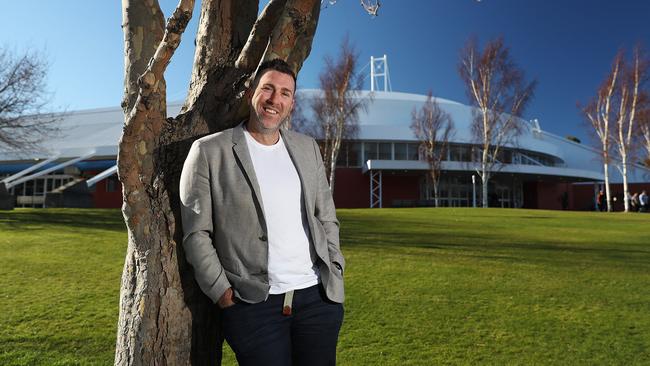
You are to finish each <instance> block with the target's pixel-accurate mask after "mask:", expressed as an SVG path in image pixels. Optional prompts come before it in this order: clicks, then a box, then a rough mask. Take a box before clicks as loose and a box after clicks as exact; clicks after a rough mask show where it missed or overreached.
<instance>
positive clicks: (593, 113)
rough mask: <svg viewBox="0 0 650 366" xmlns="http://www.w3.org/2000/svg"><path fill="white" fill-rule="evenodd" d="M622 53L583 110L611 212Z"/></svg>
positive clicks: (617, 56) (615, 59)
mask: <svg viewBox="0 0 650 366" xmlns="http://www.w3.org/2000/svg"><path fill="white" fill-rule="evenodd" d="M622 62H623V53H622V52H619V53H618V54H617V55H616V57H614V62H613V63H612V68H611V70H610V72H609V74H608V75H607V77H606V78H605V80H604V81H603V83H602V84H601V85H600V87H599V88H598V91H597V92H596V96H595V97H594V98H593V99H592V100H591V101H590V102H589V104H587V105H586V106H585V107H584V108H583V112H584V113H585V115H586V116H587V121H588V122H589V125H590V126H591V128H593V130H594V132H595V133H596V136H597V137H598V140H599V142H600V154H601V158H602V160H603V173H604V176H605V199H606V201H607V211H608V212H611V211H612V196H611V192H610V186H609V162H610V159H611V156H610V154H611V148H612V146H611V144H612V132H611V131H612V127H613V124H614V123H615V121H616V113H617V111H616V108H615V107H614V100H613V99H614V98H615V92H616V88H617V84H618V83H619V82H620V80H619V79H620V78H621V76H620V74H621V66H622Z"/></svg>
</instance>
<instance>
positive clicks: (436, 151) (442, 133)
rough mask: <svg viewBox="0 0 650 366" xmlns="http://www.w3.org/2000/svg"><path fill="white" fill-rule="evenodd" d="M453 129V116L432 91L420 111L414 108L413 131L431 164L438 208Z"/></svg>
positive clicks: (434, 195)
mask: <svg viewBox="0 0 650 366" xmlns="http://www.w3.org/2000/svg"><path fill="white" fill-rule="evenodd" d="M453 129H454V124H453V121H452V120H451V116H450V115H449V114H448V113H447V112H445V111H443V110H442V109H441V108H440V105H439V104H438V102H437V101H436V100H435V99H434V98H433V97H432V95H431V91H429V94H427V100H426V102H424V105H422V107H421V108H420V109H419V110H418V109H417V108H415V107H414V108H413V112H412V113H411V130H413V134H415V137H416V138H417V139H418V140H419V141H420V152H421V153H422V156H424V158H425V159H426V161H427V163H428V164H429V176H430V178H431V183H432V185H433V200H434V203H435V206H436V207H439V205H440V204H439V196H438V186H439V183H440V172H441V167H442V162H443V160H444V158H445V157H446V156H447V149H448V147H449V139H450V137H451V133H452V132H453Z"/></svg>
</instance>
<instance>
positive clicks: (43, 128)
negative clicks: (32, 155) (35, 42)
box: [0, 48, 58, 151]
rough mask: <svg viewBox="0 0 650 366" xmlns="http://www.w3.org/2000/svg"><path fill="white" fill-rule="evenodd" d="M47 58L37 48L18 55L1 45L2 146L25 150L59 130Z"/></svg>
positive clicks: (0, 145)
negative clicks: (48, 85)
mask: <svg viewBox="0 0 650 366" xmlns="http://www.w3.org/2000/svg"><path fill="white" fill-rule="evenodd" d="M46 75H47V62H45V60H44V59H43V57H42V56H41V55H40V54H38V53H36V52H30V51H28V52H25V53H24V54H23V55H21V56H15V55H14V54H12V53H11V52H9V51H8V50H6V49H1V48H0V148H2V149H6V150H22V151H26V150H29V149H32V148H35V147H36V146H37V145H38V143H40V142H42V141H43V139H45V138H48V137H52V135H53V134H54V133H56V132H57V131H58V128H57V124H56V122H57V121H58V118H56V117H54V116H53V115H52V114H49V113H44V111H43V109H44V107H45V105H46V104H47V103H48V102H49V98H48V95H47V92H46V85H45V77H46Z"/></svg>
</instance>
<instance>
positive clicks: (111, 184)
mask: <svg viewBox="0 0 650 366" xmlns="http://www.w3.org/2000/svg"><path fill="white" fill-rule="evenodd" d="M115 191H117V181H116V180H115V179H112V178H108V179H106V192H115Z"/></svg>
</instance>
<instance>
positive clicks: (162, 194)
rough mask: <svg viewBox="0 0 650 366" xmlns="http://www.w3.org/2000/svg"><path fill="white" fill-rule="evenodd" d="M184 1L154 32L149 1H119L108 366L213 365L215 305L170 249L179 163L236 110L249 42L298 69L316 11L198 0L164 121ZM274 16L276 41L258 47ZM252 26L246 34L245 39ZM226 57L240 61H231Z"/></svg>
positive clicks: (217, 358)
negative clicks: (114, 292) (116, 302)
mask: <svg viewBox="0 0 650 366" xmlns="http://www.w3.org/2000/svg"><path fill="white" fill-rule="evenodd" d="M193 5H194V1H193V0H180V3H179V5H178V8H177V9H176V11H175V12H174V14H173V15H172V17H170V19H169V21H168V22H167V25H166V29H165V33H164V35H163V27H165V22H164V18H163V15H162V12H161V10H160V7H159V6H158V2H157V1H156V0H151V1H147V2H142V1H132V0H123V16H124V26H123V28H124V40H125V41H124V42H125V94H124V101H123V107H124V111H125V126H124V132H123V135H122V138H121V140H120V144H119V153H118V174H119V178H120V181H121V182H122V187H123V191H122V194H123V197H124V204H123V208H122V212H123V215H124V218H125V221H126V226H127V232H128V248H127V253H126V260H125V264H124V271H123V275H122V285H121V291H120V316H119V322H118V330H117V345H116V352H115V364H116V365H190V364H192V365H218V364H220V362H221V342H220V340H221V337H220V334H219V327H218V325H219V312H218V310H217V307H216V305H214V304H212V302H211V301H210V300H209V299H208V297H207V296H205V295H204V294H203V293H202V292H201V290H200V289H199V287H198V285H197V284H196V281H195V280H194V275H193V273H192V269H191V267H190V266H189V265H188V264H187V262H186V261H185V258H184V254H183V248H182V245H181V242H182V231H181V225H180V224H181V221H180V201H179V195H178V184H179V180H180V173H181V170H182V165H183V162H184V160H185V157H186V155H187V151H188V150H189V147H190V145H191V143H192V142H193V141H194V140H195V139H196V138H198V137H200V136H202V135H205V134H207V133H211V132H217V131H220V130H223V129H225V128H228V127H231V126H233V125H235V124H237V123H239V122H240V121H241V119H242V118H243V116H246V115H247V106H246V103H244V99H243V91H244V90H245V82H246V80H248V79H249V77H250V76H251V73H252V72H254V70H255V69H256V67H257V65H258V63H259V62H260V59H261V58H262V57H263V55H264V51H260V49H262V50H267V51H268V52H273V53H274V54H277V55H282V56H283V57H284V58H285V59H287V58H288V57H289V56H293V57H294V58H293V59H291V60H289V63H290V65H291V66H292V67H293V68H294V70H296V72H297V71H298V70H299V69H300V66H301V65H302V62H303V61H304V58H301V57H299V56H304V57H307V55H308V54H309V49H310V48H311V42H312V39H313V35H314V31H315V28H316V24H317V22H318V16H319V12H320V2H318V1H315V0H309V1H298V0H293V1H291V0H288V1H286V0H285V1H277V0H276V1H271V3H270V4H269V5H268V6H267V9H266V10H269V8H271V9H270V11H266V10H265V12H263V13H262V14H261V15H260V17H259V18H258V19H257V21H256V20H255V16H256V14H257V11H258V3H257V1H252V0H222V1H218V0H203V1H202V6H201V19H200V21H199V30H198V34H197V37H196V40H197V41H196V47H197V49H196V53H195V60H194V69H193V72H192V79H191V85H190V90H189V93H188V98H187V99H186V101H185V103H184V106H183V109H182V113H181V114H180V115H179V116H177V117H176V118H167V108H166V92H165V83H164V77H163V75H164V71H165V68H166V66H167V65H168V63H169V61H170V59H171V57H172V55H173V53H174V51H175V49H176V47H177V46H178V43H179V42H180V36H181V35H182V33H183V31H184V29H185V27H186V25H187V23H188V22H189V20H190V17H191V16H192V9H193V7H194V6H193ZM305 9H306V10H305ZM280 24H281V25H282V27H283V28H282V31H283V32H282V33H281V35H278V36H277V37H278V39H281V40H282V42H278V43H277V44H272V45H270V46H269V47H268V48H267V44H268V41H269V39H271V33H272V32H273V33H274V34H275V33H278V32H280V31H279V30H278V29H277V27H278V26H279V25H280ZM254 29H258V30H259V32H258V34H257V38H255V37H252V36H250V37H249V34H250V33H251V31H252V30H254ZM260 32H261V33H260ZM247 38H248V43H247ZM297 42H299V43H297ZM245 46H246V47H245ZM238 59H241V60H244V61H242V62H241V63H240V64H237V65H236V61H238Z"/></svg>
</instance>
